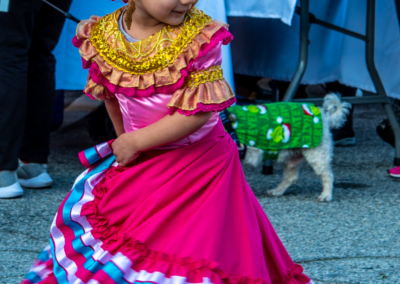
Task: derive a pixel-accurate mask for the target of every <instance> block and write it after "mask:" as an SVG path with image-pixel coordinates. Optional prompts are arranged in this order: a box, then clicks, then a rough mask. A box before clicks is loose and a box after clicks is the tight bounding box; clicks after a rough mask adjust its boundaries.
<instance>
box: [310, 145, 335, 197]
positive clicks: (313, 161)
mask: <svg viewBox="0 0 400 284" xmlns="http://www.w3.org/2000/svg"><path fill="white" fill-rule="evenodd" d="M324 148H325V147H317V148H313V149H307V150H304V151H303V155H304V158H305V159H306V160H307V162H308V163H309V164H310V166H311V167H312V168H313V170H314V171H315V173H316V174H317V175H319V176H320V177H321V179H322V186H323V188H322V193H321V195H320V196H318V201H320V202H329V201H332V191H333V179H334V177H333V172H332V168H331V161H332V157H331V152H330V151H329V149H328V151H327V149H324Z"/></svg>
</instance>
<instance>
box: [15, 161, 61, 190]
mask: <svg viewBox="0 0 400 284" xmlns="http://www.w3.org/2000/svg"><path fill="white" fill-rule="evenodd" d="M17 174H18V181H19V183H20V184H21V185H22V186H23V187H27V188H35V189H37V188H44V187H50V186H52V185H53V179H52V178H51V177H50V175H49V174H48V173H47V165H46V164H36V163H30V164H24V163H20V167H19V168H18V170H17Z"/></svg>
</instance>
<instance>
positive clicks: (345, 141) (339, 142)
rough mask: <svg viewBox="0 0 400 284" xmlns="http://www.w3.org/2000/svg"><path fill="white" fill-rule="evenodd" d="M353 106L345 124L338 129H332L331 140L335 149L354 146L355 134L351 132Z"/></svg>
mask: <svg viewBox="0 0 400 284" xmlns="http://www.w3.org/2000/svg"><path fill="white" fill-rule="evenodd" d="M353 113H354V106H353V107H352V108H351V110H350V113H349V114H348V115H347V120H346V122H345V124H344V125H343V126H342V127H341V128H339V129H332V138H333V142H334V144H335V147H349V146H354V145H356V133H355V132H354V130H353Z"/></svg>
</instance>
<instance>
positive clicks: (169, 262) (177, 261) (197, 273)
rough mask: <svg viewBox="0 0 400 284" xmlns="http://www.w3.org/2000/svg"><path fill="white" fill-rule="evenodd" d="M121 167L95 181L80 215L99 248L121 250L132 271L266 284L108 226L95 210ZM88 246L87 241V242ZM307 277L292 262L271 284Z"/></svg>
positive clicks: (297, 283)
mask: <svg viewBox="0 0 400 284" xmlns="http://www.w3.org/2000/svg"><path fill="white" fill-rule="evenodd" d="M124 170H125V169H124V168H118V167H111V168H110V169H109V170H108V171H107V173H106V177H105V178H103V180H102V181H101V182H100V183H98V184H97V185H96V186H95V188H94V189H93V191H92V194H93V195H94V196H95V198H94V200H93V201H92V202H89V203H87V204H85V205H84V206H83V208H82V211H81V216H85V217H86V219H87V220H88V222H89V223H90V225H91V226H92V228H93V229H92V230H91V234H92V235H93V237H94V238H95V239H100V240H101V241H102V242H103V244H102V248H103V249H104V250H107V251H108V252H110V253H112V254H113V255H115V254H116V253H118V252H121V253H122V254H123V255H124V256H126V257H127V258H129V259H130V260H131V262H132V263H133V266H132V269H133V270H135V271H143V270H144V271H147V272H149V273H151V272H161V273H163V274H164V275H165V277H167V278H170V277H171V276H183V277H185V278H186V283H202V282H203V278H205V277H206V278H209V279H210V281H211V283H214V284H221V283H227V284H263V283H267V282H266V281H265V280H264V279H262V278H251V277H248V276H243V275H235V274H228V273H226V272H225V271H223V270H222V269H221V268H220V265H219V264H218V263H216V262H214V261H210V260H205V259H202V260H196V259H193V258H191V257H180V256H178V255H175V254H166V253H163V252H160V251H155V250H151V249H149V248H147V246H146V245H145V244H143V243H141V242H139V241H137V240H134V239H132V238H130V237H128V236H126V234H125V233H124V231H123V230H122V229H121V228H120V227H110V226H109V225H108V220H107V219H106V218H104V217H102V216H100V214H99V213H98V212H99V210H98V208H97V206H98V204H99V202H100V201H101V200H102V198H103V197H104V196H105V194H106V193H107V187H106V186H105V183H106V181H107V180H108V179H110V178H113V177H115V176H116V175H118V174H119V173H121V172H123V171H124ZM87 245H90V244H87ZM309 282H310V279H309V278H308V277H307V276H306V275H304V274H303V268H302V267H301V266H300V265H298V264H295V265H294V267H293V268H291V269H289V270H288V271H287V273H286V274H285V276H284V277H283V278H282V279H278V280H274V281H273V282H272V283H273V284H307V283H309Z"/></svg>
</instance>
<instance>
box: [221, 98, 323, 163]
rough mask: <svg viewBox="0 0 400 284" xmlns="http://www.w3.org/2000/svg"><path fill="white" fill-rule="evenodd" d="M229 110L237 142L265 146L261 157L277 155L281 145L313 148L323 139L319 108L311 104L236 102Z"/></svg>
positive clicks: (281, 147) (259, 146) (287, 147)
mask: <svg viewBox="0 0 400 284" xmlns="http://www.w3.org/2000/svg"><path fill="white" fill-rule="evenodd" d="M228 111H229V112H230V113H231V114H233V115H234V122H233V123H232V126H233V128H234V129H235V130H236V132H237V135H238V136H239V140H240V142H241V143H243V144H246V145H249V146H253V147H257V148H260V149H262V150H264V159H274V158H275V159H276V158H277V156H278V151H279V150H281V149H293V148H314V147H317V146H318V145H319V144H320V143H321V141H322V134H323V125H322V117H321V111H320V109H319V108H317V107H315V106H314V105H313V104H304V103H283V102H280V103H269V104H262V105H248V106H237V105H236V106H232V107H230V108H229V109H228Z"/></svg>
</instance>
